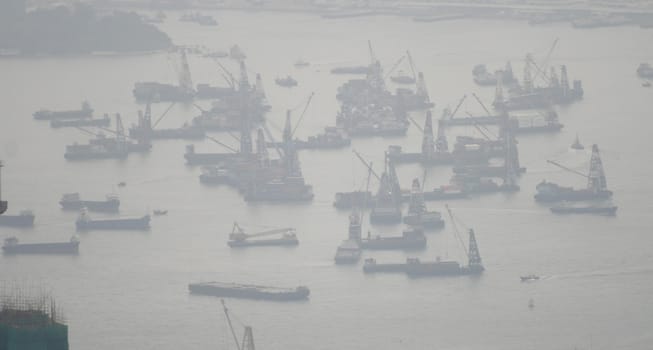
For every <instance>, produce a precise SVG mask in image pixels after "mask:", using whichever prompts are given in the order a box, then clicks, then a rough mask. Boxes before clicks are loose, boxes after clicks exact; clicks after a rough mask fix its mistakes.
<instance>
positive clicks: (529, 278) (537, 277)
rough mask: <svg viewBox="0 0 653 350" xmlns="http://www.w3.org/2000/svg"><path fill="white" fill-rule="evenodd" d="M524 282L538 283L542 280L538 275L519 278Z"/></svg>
mask: <svg viewBox="0 0 653 350" xmlns="http://www.w3.org/2000/svg"><path fill="white" fill-rule="evenodd" d="M519 278H520V279H521V281H522V282H530V281H537V280H539V279H540V276H537V275H526V276H521V277H519Z"/></svg>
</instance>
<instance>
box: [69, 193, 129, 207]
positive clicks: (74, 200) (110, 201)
mask: <svg viewBox="0 0 653 350" xmlns="http://www.w3.org/2000/svg"><path fill="white" fill-rule="evenodd" d="M59 204H60V205H61V208H63V209H64V210H81V209H82V208H86V209H88V210H90V211H101V212H117V211H118V208H120V199H118V196H116V195H107V196H106V199H105V200H103V201H88V200H82V199H81V197H80V195H79V193H66V194H64V195H63V196H62V197H61V200H60V201H59Z"/></svg>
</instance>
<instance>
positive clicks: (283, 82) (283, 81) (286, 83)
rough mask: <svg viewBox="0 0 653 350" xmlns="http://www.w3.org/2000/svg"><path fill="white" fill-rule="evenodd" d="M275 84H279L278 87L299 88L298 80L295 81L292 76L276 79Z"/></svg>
mask: <svg viewBox="0 0 653 350" xmlns="http://www.w3.org/2000/svg"><path fill="white" fill-rule="evenodd" d="M274 82H275V83H277V85H279V86H283V87H293V86H297V80H295V79H294V78H293V77H291V76H290V75H289V76H287V77H285V78H276V79H274Z"/></svg>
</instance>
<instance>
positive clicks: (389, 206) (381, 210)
mask: <svg viewBox="0 0 653 350" xmlns="http://www.w3.org/2000/svg"><path fill="white" fill-rule="evenodd" d="M356 154H357V155H358V153H356ZM358 156H359V158H361V160H363V159H362V157H360V155H358ZM366 165H367V164H366ZM368 168H371V167H370V166H368ZM374 174H375V176H376V177H377V178H378V180H379V190H378V192H377V194H376V197H375V200H374V203H373V206H372V210H371V211H370V222H371V223H399V222H401V188H400V187H399V180H398V179H397V173H396V172H395V167H394V164H393V163H392V161H389V159H388V156H387V153H386V157H385V169H384V171H383V174H381V176H378V175H376V173H374Z"/></svg>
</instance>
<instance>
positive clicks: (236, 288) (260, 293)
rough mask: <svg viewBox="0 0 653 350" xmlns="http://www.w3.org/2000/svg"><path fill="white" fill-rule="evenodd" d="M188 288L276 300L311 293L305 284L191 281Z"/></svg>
mask: <svg viewBox="0 0 653 350" xmlns="http://www.w3.org/2000/svg"><path fill="white" fill-rule="evenodd" d="M188 290H189V291H190V292H191V293H192V294H202V295H212V296H216V297H227V298H242V299H261V300H274V301H291V300H304V299H308V296H309V294H310V290H309V289H308V288H307V287H304V286H299V287H296V288H279V287H267V286H258V285H252V284H237V283H225V282H200V283H191V284H189V285H188Z"/></svg>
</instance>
